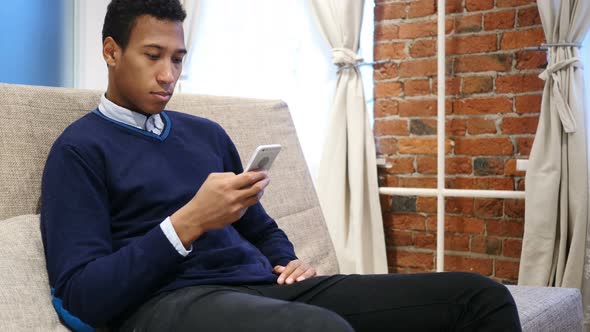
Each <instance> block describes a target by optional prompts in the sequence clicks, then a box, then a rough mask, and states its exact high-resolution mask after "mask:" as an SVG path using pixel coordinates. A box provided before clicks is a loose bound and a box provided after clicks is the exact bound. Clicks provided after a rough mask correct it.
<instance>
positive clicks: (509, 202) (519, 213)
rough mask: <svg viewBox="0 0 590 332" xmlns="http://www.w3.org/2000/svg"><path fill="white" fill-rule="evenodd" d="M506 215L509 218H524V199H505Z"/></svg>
mask: <svg viewBox="0 0 590 332" xmlns="http://www.w3.org/2000/svg"><path fill="white" fill-rule="evenodd" d="M504 215H505V216H506V217H509V218H524V199H506V200H504Z"/></svg>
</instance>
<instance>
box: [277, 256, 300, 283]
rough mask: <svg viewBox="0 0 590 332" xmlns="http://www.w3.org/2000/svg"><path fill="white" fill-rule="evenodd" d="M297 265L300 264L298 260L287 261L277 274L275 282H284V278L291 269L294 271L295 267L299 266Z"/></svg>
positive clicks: (289, 273) (291, 271) (288, 274)
mask: <svg viewBox="0 0 590 332" xmlns="http://www.w3.org/2000/svg"><path fill="white" fill-rule="evenodd" d="M299 265H301V261H299V260H294V261H291V262H289V264H287V266H286V267H285V270H284V271H283V272H282V273H281V275H280V276H279V279H278V280H277V282H278V283H279V284H283V283H284V282H285V279H287V277H288V276H290V275H291V273H293V271H295V269H296V268H298V267H299Z"/></svg>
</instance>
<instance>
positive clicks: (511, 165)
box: [504, 159, 526, 176]
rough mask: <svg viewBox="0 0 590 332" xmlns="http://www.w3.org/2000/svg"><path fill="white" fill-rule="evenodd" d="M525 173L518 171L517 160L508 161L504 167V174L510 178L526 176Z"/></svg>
mask: <svg viewBox="0 0 590 332" xmlns="http://www.w3.org/2000/svg"><path fill="white" fill-rule="evenodd" d="M525 173H526V172H525V171H517V170H516V159H509V160H507V161H506V166H505V167H504V174H505V175H508V176H524V175H525Z"/></svg>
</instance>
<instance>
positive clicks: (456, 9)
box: [445, 0, 463, 14]
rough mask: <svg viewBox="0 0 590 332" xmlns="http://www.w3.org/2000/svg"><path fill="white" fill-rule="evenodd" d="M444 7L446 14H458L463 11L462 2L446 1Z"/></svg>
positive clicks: (455, 0)
mask: <svg viewBox="0 0 590 332" xmlns="http://www.w3.org/2000/svg"><path fill="white" fill-rule="evenodd" d="M445 7H446V8H445V10H446V13H447V14H452V13H460V12H462V11H463V0H447V1H446V3H445Z"/></svg>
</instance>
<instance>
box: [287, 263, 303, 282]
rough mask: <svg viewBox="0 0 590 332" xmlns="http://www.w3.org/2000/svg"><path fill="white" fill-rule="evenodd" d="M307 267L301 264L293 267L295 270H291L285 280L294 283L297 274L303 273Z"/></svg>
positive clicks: (297, 276)
mask: <svg viewBox="0 0 590 332" xmlns="http://www.w3.org/2000/svg"><path fill="white" fill-rule="evenodd" d="M307 269H308V267H307V266H306V265H305V264H303V265H301V266H299V267H298V268H296V269H295V271H293V272H292V273H291V274H290V275H289V276H288V277H287V279H286V280H285V282H286V283H287V284H288V285H290V284H292V283H294V282H295V281H296V280H297V279H298V278H299V276H301V275H303V274H304V273H305V271H306V270H307Z"/></svg>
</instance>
